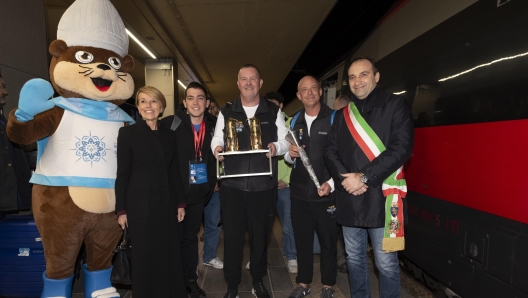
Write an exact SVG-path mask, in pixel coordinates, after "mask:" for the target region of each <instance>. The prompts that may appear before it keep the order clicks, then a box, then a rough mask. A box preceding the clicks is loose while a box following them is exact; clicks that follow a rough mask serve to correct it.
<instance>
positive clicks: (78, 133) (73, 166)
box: [7, 0, 134, 298]
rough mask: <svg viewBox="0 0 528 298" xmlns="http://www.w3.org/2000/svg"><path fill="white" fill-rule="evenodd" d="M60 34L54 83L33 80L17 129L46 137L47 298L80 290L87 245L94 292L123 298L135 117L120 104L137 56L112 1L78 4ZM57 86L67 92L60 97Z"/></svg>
mask: <svg viewBox="0 0 528 298" xmlns="http://www.w3.org/2000/svg"><path fill="white" fill-rule="evenodd" d="M95 16H97V17H95ZM57 38H58V39H57V40H55V41H53V42H52V43H51V45H50V48H49V52H50V53H51V55H52V56H53V57H52V62H51V66H50V78H51V84H50V83H49V82H47V81H44V80H41V79H33V80H30V81H29V82H27V83H26V84H25V85H24V87H22V90H21V92H20V99H19V105H18V109H16V110H14V111H12V112H11V113H10V115H9V122H8V127H7V132H8V135H9V137H10V138H11V139H12V140H13V141H14V142H17V143H21V144H29V143H32V142H35V141H38V159H37V168H36V171H35V174H34V175H33V177H32V178H31V182H32V183H34V186H33V195H32V198H33V213H34V216H35V222H36V223H37V227H38V229H39V232H40V234H41V237H42V242H43V245H44V254H45V258H46V272H44V275H43V278H44V290H43V293H42V297H71V285H72V280H73V271H74V266H75V260H76V257H77V255H78V253H79V249H80V247H81V245H82V244H83V243H84V244H85V247H86V253H87V258H86V264H85V265H84V266H83V274H84V279H85V283H84V286H85V288H84V292H85V297H100V298H102V297H119V294H118V293H117V292H116V289H115V288H113V287H112V286H111V283H110V272H111V260H112V250H113V249H114V248H115V247H116V245H117V243H118V242H119V239H120V237H121V235H122V231H121V228H120V227H119V225H118V224H117V216H116V215H115V213H114V208H115V193H114V183H115V175H116V169H117V159H116V145H117V134H118V130H119V128H120V127H122V126H123V125H125V123H129V124H131V123H133V122H134V121H133V120H132V119H131V118H130V117H129V116H128V115H127V114H126V113H124V112H123V111H122V110H121V109H120V108H119V107H118V106H117V104H120V103H123V102H124V101H125V100H126V99H128V98H130V97H131V96H132V94H133V92H134V82H133V80H132V77H131V76H130V75H129V72H130V71H132V69H133V68H134V60H133V58H132V57H131V56H130V55H127V52H128V36H127V35H126V32H125V27H124V25H123V22H122V21H121V19H120V17H119V14H118V13H117V11H116V10H115V8H114V7H113V6H112V4H111V3H110V2H109V0H77V1H76V2H74V3H73V4H72V5H71V6H70V8H68V10H66V12H65V13H64V15H63V17H62V18H61V21H60V23H59V28H58V32H57ZM52 86H53V87H52ZM53 89H55V90H56V91H57V93H59V95H61V96H60V97H57V98H53V99H51V100H50V97H51V96H52V95H53Z"/></svg>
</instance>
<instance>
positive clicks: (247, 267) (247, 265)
mask: <svg viewBox="0 0 528 298" xmlns="http://www.w3.org/2000/svg"><path fill="white" fill-rule="evenodd" d="M249 262H250V261H248V263H247V264H246V269H247V270H249V268H251V267H249Z"/></svg>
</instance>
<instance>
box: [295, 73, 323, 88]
mask: <svg viewBox="0 0 528 298" xmlns="http://www.w3.org/2000/svg"><path fill="white" fill-rule="evenodd" d="M307 82H309V83H315V84H317V86H319V81H317V79H316V78H315V77H313V76H304V77H303V78H302V79H301V80H300V81H299V83H297V91H299V90H300V88H301V84H306V83H307Z"/></svg>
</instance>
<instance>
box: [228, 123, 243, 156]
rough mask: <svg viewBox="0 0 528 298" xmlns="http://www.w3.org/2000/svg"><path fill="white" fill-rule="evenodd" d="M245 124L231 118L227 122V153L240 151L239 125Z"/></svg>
mask: <svg viewBox="0 0 528 298" xmlns="http://www.w3.org/2000/svg"><path fill="white" fill-rule="evenodd" d="M242 124H243V122H241V121H238V120H236V119H233V118H229V119H228V120H227V122H226V127H225V128H226V129H225V136H226V144H225V151H226V152H230V151H238V138H237V133H236V129H237V125H242Z"/></svg>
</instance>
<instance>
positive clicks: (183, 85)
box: [178, 80, 187, 89]
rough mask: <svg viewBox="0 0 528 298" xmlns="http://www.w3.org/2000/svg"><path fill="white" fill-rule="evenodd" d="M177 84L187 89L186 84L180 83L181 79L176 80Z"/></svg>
mask: <svg viewBox="0 0 528 298" xmlns="http://www.w3.org/2000/svg"><path fill="white" fill-rule="evenodd" d="M178 84H180V86H182V87H183V88H184V89H187V86H185V84H184V83H182V81H180V80H178Z"/></svg>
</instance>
